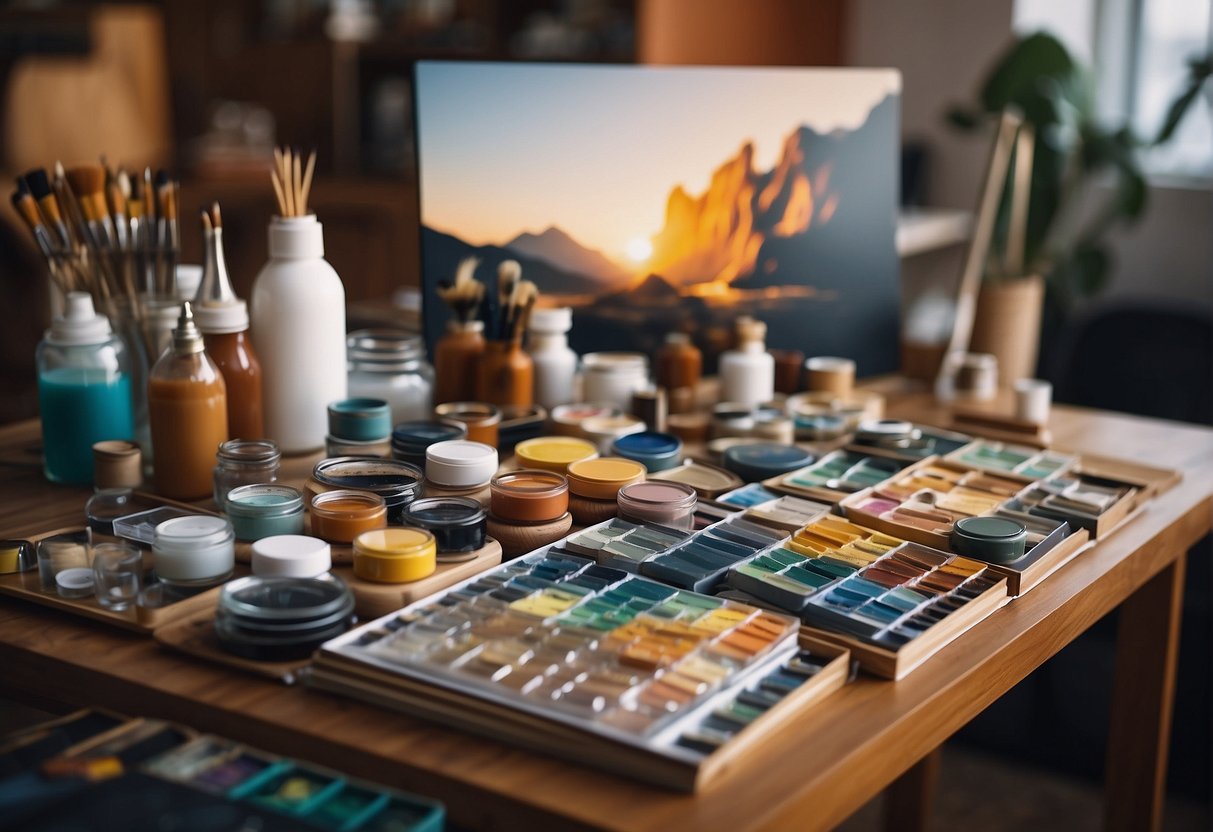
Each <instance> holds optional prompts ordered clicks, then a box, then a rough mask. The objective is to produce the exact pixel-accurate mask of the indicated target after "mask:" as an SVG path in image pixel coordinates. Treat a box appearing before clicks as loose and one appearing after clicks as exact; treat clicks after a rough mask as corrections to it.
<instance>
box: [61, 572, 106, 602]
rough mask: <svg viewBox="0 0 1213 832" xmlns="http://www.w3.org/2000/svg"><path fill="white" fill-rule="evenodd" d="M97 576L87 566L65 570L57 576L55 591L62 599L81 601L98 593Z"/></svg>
mask: <svg viewBox="0 0 1213 832" xmlns="http://www.w3.org/2000/svg"><path fill="white" fill-rule="evenodd" d="M96 583H97V578H96V574H95V573H94V572H93V570H92V569H90V568H88V567H87V566H75V567H72V568H70V569H64V570H63V571H61V572H58V573H56V575H55V589H56V591H57V592H58V593H59V597H60V598H69V599H72V600H80V599H82V598H89V597H92V596H93V595H94V594H95V593H96Z"/></svg>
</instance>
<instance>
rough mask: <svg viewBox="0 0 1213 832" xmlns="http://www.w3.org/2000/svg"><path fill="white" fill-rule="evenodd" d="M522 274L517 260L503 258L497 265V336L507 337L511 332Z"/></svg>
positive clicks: (495, 331) (495, 332)
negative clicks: (516, 296)
mask: <svg viewBox="0 0 1213 832" xmlns="http://www.w3.org/2000/svg"><path fill="white" fill-rule="evenodd" d="M521 276H522V267H521V266H520V265H518V261H516V260H503V261H501V263H500V264H498V266H497V320H496V321H495V323H496V326H495V327H494V329H493V335H494V337H496V338H505V337H507V336H508V334H509V327H510V316H511V314H512V312H513V304H514V297H515V294H516V291H517V289H518V280H519V278H520V277H521Z"/></svg>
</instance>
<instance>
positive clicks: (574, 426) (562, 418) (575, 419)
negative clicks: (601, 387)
mask: <svg viewBox="0 0 1213 832" xmlns="http://www.w3.org/2000/svg"><path fill="white" fill-rule="evenodd" d="M622 415H624V414H623V411H622V410H620V409H619V408H617V407H613V406H611V405H606V404H592V403H588V402H587V403H584V404H562V405H560V406H559V407H555V408H553V409H552V412H551V414H550V418H551V420H552V433H554V434H556V435H557V436H583V435H584V434H582V432H581V424H582V422H584V421H585V420H586V419H593V418H596V417H604V416H605V417H615V416H622Z"/></svg>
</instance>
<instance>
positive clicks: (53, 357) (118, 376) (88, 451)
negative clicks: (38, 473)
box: [37, 292, 135, 483]
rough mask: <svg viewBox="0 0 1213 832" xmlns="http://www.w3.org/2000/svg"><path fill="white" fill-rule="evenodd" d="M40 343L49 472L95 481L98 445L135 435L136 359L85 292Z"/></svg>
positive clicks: (63, 478)
mask: <svg viewBox="0 0 1213 832" xmlns="http://www.w3.org/2000/svg"><path fill="white" fill-rule="evenodd" d="M66 304H67V305H66V308H65V310H64V313H63V315H62V316H60V317H57V318H55V319H54V321H53V322H52V323H51V328H50V329H48V330H47V331H46V335H45V337H43V339H42V342H41V343H40V344H38V351H37V364H38V406H39V411H40V413H41V414H42V451H43V470H44V472H45V473H46V478H47V479H49V480H53V481H55V482H67V483H91V482H92V481H93V445H94V444H95V443H97V442H100V441H102V440H105V439H123V440H130V439H134V438H135V417H134V408H133V403H132V398H131V395H132V385H131V372H132V370H131V357H130V355H129V353H128V352H127V349H126V346H125V345H124V344H123V342H122V339H121V338H119V337H118V336H117V335H115V334H114V333H113V331H112V330H111V329H110V322H109V321H108V320H107V319H106V318H105V317H104V316H103V315H98V314H96V312H95V311H94V310H93V299H92V298H91V297H90V296H89V295H88V294H86V293H84V292H71V293H69V294H68V296H67V301H66Z"/></svg>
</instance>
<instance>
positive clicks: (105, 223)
mask: <svg viewBox="0 0 1213 832" xmlns="http://www.w3.org/2000/svg"><path fill="white" fill-rule="evenodd" d="M67 183H68V186H69V187H70V188H71V189H72V193H74V194H75V195H76V199H77V201H78V202H79V204H80V211H81V213H82V214H83V215H84V220H85V227H86V228H87V229H88V233H89V236H90V237H91V238H92V240H93V243H94V246H95V247H96V249H97V250H98V251H99V252H100V251H106V250H109V249H111V248H113V247H114V246H115V243H116V239H115V236H114V233H113V225H112V223H110V221H109V209H108V208H107V206H106V204H105V168H103V167H101V166H100V165H80V166H79V167H74V168H71V169H69V170H68V171H67Z"/></svg>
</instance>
